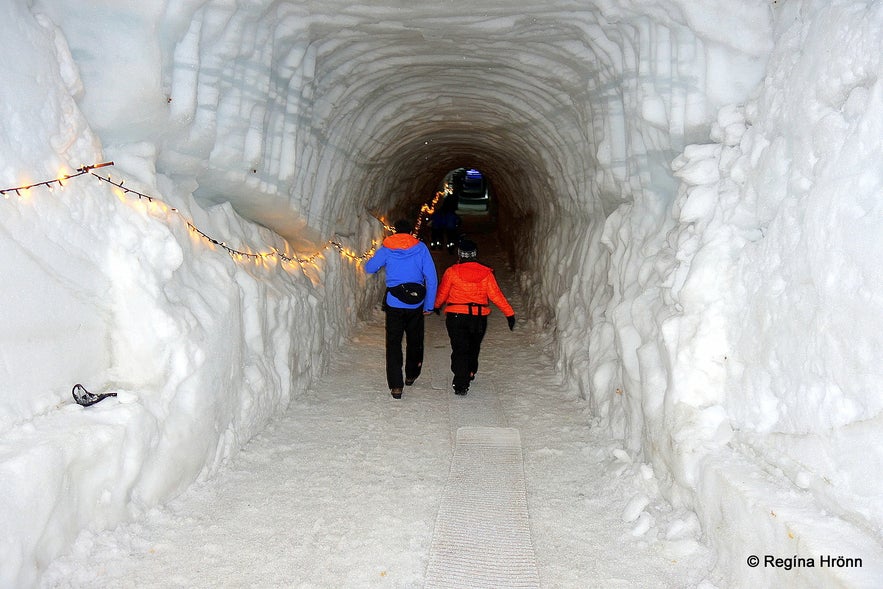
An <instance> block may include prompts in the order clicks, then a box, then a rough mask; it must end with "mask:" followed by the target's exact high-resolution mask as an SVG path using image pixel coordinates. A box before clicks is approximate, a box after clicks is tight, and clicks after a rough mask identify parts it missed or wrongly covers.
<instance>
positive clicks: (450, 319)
mask: <svg viewBox="0 0 883 589" xmlns="http://www.w3.org/2000/svg"><path fill="white" fill-rule="evenodd" d="M477 258H478V247H477V246H476V245H475V243H473V242H472V241H469V240H463V241H461V242H460V245H459V246H458V248H457V263H456V264H454V265H453V266H451V267H450V268H448V269H447V270H445V273H444V275H442V279H441V284H440V285H439V287H438V294H437V295H436V297H435V309H436V310H437V311H438V310H441V307H442V305H446V306H445V309H444V311H445V327H447V330H448V337H449V338H450V340H451V372H453V373H454V380H453V383H452V384H453V388H454V393H456V394H458V395H465V394H466V393H467V392H468V391H469V383H470V382H472V380H473V379H474V378H475V374H476V373H477V372H478V354H479V353H480V351H481V341H482V340H483V339H484V334H485V331H487V316H488V315H490V313H491V309H490V303H494V304H495V305H496V306H497V307H498V308H499V309H500V311H502V313H503V314H504V315H505V316H506V320H507V321H508V322H509V330H510V331H511V330H512V329H514V328H515V311H514V310H513V309H512V306H511V305H510V304H509V301H507V300H506V297H505V296H503V293H502V291H501V290H500V286H499V285H498V284H497V279H496V278H494V271H493V269H491V268H489V267H487V266H484V265H482V264H479V263H478V261H477Z"/></svg>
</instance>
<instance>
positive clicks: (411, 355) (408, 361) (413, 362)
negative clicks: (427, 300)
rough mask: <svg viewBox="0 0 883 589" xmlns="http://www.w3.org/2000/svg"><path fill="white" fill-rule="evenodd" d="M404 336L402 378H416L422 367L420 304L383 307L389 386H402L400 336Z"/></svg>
mask: <svg viewBox="0 0 883 589" xmlns="http://www.w3.org/2000/svg"><path fill="white" fill-rule="evenodd" d="M403 336H404V338H405V350H406V351H405V357H404V363H405V377H406V378H409V379H411V378H417V377H418V376H420V369H421V368H422V367H423V307H422V306H420V307H417V308H416V309H400V308H398V307H389V306H387V308H386V383H387V384H388V385H389V388H390V389H400V388H403V387H404V386H405V381H404V379H402V337H403Z"/></svg>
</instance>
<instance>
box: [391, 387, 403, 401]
mask: <svg viewBox="0 0 883 589" xmlns="http://www.w3.org/2000/svg"><path fill="white" fill-rule="evenodd" d="M389 394H390V395H392V398H393V399H401V398H402V389H389Z"/></svg>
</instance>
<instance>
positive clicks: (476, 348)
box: [445, 313, 487, 389]
mask: <svg viewBox="0 0 883 589" xmlns="http://www.w3.org/2000/svg"><path fill="white" fill-rule="evenodd" d="M445 327H447V328H448V337H449V338H451V372H453V373H454V381H453V383H452V384H453V386H454V388H455V389H468V388H469V381H470V378H469V376H470V374H473V375H474V374H475V373H476V372H478V354H479V353H480V352H481V340H483V339H484V332H485V331H487V316H486V315H485V316H481V315H465V314H461V313H447V315H446V317H445Z"/></svg>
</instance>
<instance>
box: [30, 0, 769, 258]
mask: <svg viewBox="0 0 883 589" xmlns="http://www.w3.org/2000/svg"><path fill="white" fill-rule="evenodd" d="M37 4H38V5H39V4H41V3H40V2H38V3H37ZM48 4H51V6H49V5H48ZM145 4H147V5H145ZM149 5H154V6H149ZM41 8H42V9H44V10H45V11H46V12H47V13H49V14H50V15H51V16H52V18H53V20H54V22H56V23H60V26H61V27H62V28H63V29H64V33H65V36H66V38H67V41H68V43H69V44H70V45H71V51H72V54H73V56H74V58H75V60H76V62H77V65H78V67H79V68H80V69H81V72H80V73H81V76H82V78H83V80H84V85H85V87H86V91H85V93H84V96H83V97H82V102H81V106H82V108H83V109H84V111H85V113H86V114H87V116H88V117H89V119H90V122H92V123H93V125H95V129H96V131H98V132H99V134H100V136H101V138H102V141H103V143H104V144H105V147H106V149H107V152H108V154H109V155H110V156H114V155H116V156H119V152H120V150H122V148H123V146H126V147H127V148H128V147H131V144H133V143H137V142H143V141H145V140H148V141H150V142H151V143H154V144H156V145H157V146H158V148H159V150H160V151H159V153H158V154H157V164H156V166H157V172H159V173H161V174H165V175H167V176H170V177H172V178H174V179H175V180H177V181H178V182H179V183H182V184H183V183H187V182H189V181H195V182H196V183H198V188H197V189H196V194H197V196H198V197H199V198H201V199H203V200H204V201H206V202H209V203H214V202H222V201H229V202H230V203H232V204H233V206H234V207H235V208H236V209H237V210H238V211H239V212H240V213H241V214H243V215H244V216H246V217H248V218H251V219H253V220H255V221H257V222H259V223H261V224H264V225H266V226H268V227H271V228H273V229H275V230H276V231H278V232H279V233H281V234H282V235H284V236H286V237H288V238H290V239H292V240H293V242H294V243H295V244H297V243H300V242H302V240H303V239H304V237H305V236H307V235H312V236H313V239H324V238H327V237H328V236H329V235H330V234H331V233H333V232H337V233H346V231H347V230H348V227H349V228H351V227H352V226H353V219H354V218H355V217H356V216H358V215H363V214H364V213H365V212H366V211H371V212H377V213H383V214H390V213H403V214H404V213H407V212H410V211H413V210H414V208H415V206H417V205H418V204H419V203H420V202H423V201H425V200H426V199H427V198H429V197H431V196H432V194H433V193H434V192H435V190H436V188H437V185H438V182H439V180H440V179H441V178H442V176H443V175H444V173H445V172H447V171H449V170H451V169H452V168H455V167H458V166H462V165H472V166H476V167H479V168H480V169H482V170H483V171H484V172H485V173H486V174H488V175H489V176H490V177H491V178H492V180H493V181H494V184H495V186H496V189H497V195H498V198H499V202H500V204H501V218H502V219H503V220H504V221H506V223H507V225H506V227H508V228H509V229H513V230H514V231H515V232H519V231H520V232H522V233H523V232H524V230H525V229H533V230H536V229H537V228H541V227H542V224H540V225H535V224H531V225H530V226H527V227H521V228H519V225H523V222H524V220H525V219H528V218H532V217H533V216H537V218H538V219H539V220H540V221H541V222H542V223H546V224H548V223H552V222H554V219H555V217H556V216H559V215H562V214H579V213H584V214H587V215H593V216H594V215H600V214H602V213H609V212H610V211H612V210H613V209H614V208H615V207H616V206H617V205H618V204H619V203H621V202H624V201H629V200H631V199H632V198H633V194H632V193H633V191H635V190H639V189H651V190H654V191H659V190H660V189H663V190H664V192H668V193H669V194H668V195H667V198H669V199H670V198H673V196H674V188H675V186H676V184H675V182H674V180H673V177H672V173H671V170H670V164H671V161H672V159H673V158H674V157H675V155H676V154H677V153H678V152H679V151H680V150H681V149H682V148H683V146H684V144H685V142H690V141H692V140H696V139H702V138H703V137H707V134H708V125H709V122H710V121H711V120H713V119H714V116H715V114H716V111H717V109H718V107H719V106H720V105H722V104H725V103H729V102H732V101H735V100H738V99H741V98H743V97H744V95H745V93H746V92H747V91H748V90H750V89H751V88H753V87H754V86H755V85H756V83H757V81H758V80H759V78H760V75H761V74H762V71H763V70H762V67H763V58H759V57H758V56H765V55H766V54H767V53H768V51H769V49H770V46H771V43H770V35H771V32H770V31H769V24H768V20H769V14H768V13H769V10H770V8H769V5H768V3H767V2H760V1H751V2H728V1H720V0H714V1H711V2H696V1H681V0H659V1H648V0H603V1H599V2H585V1H579V2H574V1H563V2H554V3H545V4H540V5H537V4H536V3H530V2H513V1H499V0H479V1H477V2H460V1H453V2H449V1H446V2H402V1H399V0H383V1H376V0H372V1H371V2H368V3H367V4H358V3H355V4H354V3H350V2H340V1H336V0H323V1H321V2H290V1H270V0H252V1H241V2H233V1H230V0H214V1H213V0H201V1H200V0H186V1H185V0H171V1H169V2H164V3H139V2H113V3H111V2H102V3H99V2H91V3H88V5H86V6H83V5H82V3H74V2H67V1H63V2H52V3H47V5H46V6H44V7H41ZM96 23H99V24H98V25H97V26H96ZM722 23H723V24H724V26H722ZM727 27H730V28H731V29H732V30H734V31H739V32H740V34H739V35H738V39H727V38H724V39H721V38H715V37H714V31H715V30H727ZM746 32H747V34H746ZM96 36H97V37H98V39H97V40H98V41H99V42H102V43H103V45H104V46H105V47H108V49H109V50H108V51H107V52H106V53H104V54H101V55H96V54H94V50H92V49H89V48H94V46H95V44H96V43H95V41H96ZM111 49H112V50H111ZM150 61H155V62H156V67H153V68H150V67H148V68H142V67H140V66H142V65H144V62H150ZM133 65H135V66H139V67H138V68H137V69H136V68H134V67H132V66H133ZM722 70H725V71H727V72H728V78H729V79H728V80H727V81H726V84H721V83H714V82H716V80H713V79H712V80H709V78H713V77H714V75H713V73H712V72H715V71H722ZM133 71H137V72H143V71H148V72H149V71H153V72H155V77H154V78H150V77H146V76H145V77H141V78H140V79H135V80H132V79H131V72H133ZM710 81H711V83H709V82H710ZM721 87H725V88H726V93H721V92H720V90H719V89H720V88H721ZM111 89H112V90H111ZM111 92H112V94H113V95H114V96H115V99H114V102H113V104H114V105H116V104H117V101H118V97H119V94H120V93H121V92H122V93H123V94H128V95H129V97H130V100H129V101H128V102H129V104H131V106H132V107H131V108H124V109H121V110H115V109H114V108H110V107H109V106H108V104H105V103H104V97H105V96H107V95H109V93H111ZM169 125H171V127H170V126H169ZM170 128H171V129H172V131H170V130H169V129H170ZM160 129H161V131H159V130H160ZM160 133H161V136H158V135H159V134H160ZM115 148H116V152H117V153H115ZM543 219H545V221H543ZM532 223H533V221H532ZM304 225H306V226H307V227H304Z"/></svg>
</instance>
